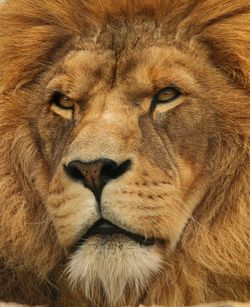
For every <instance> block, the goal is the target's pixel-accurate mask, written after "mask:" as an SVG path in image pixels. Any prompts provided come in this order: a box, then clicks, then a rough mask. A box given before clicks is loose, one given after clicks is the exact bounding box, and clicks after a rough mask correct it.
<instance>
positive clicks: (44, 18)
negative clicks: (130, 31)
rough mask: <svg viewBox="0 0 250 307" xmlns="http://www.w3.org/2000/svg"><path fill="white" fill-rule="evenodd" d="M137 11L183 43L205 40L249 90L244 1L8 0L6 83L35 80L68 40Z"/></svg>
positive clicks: (249, 18) (248, 16) (2, 50)
mask: <svg viewBox="0 0 250 307" xmlns="http://www.w3.org/2000/svg"><path fill="white" fill-rule="evenodd" d="M20 12H23V14H22V15H20ZM135 15H146V16H150V17H152V18H154V19H155V20H156V21H157V20H160V21H161V22H164V23H166V24H167V25H169V28H170V31H171V33H174V34H175V40H176V41H177V42H178V41H183V40H184V41H190V43H191V42H192V40H193V39H196V40H198V41H202V42H204V44H205V45H206V47H208V49H209V51H210V52H211V58H212V60H213V61H214V62H215V64H216V65H217V66H219V67H220V68H221V69H222V70H223V71H225V72H226V73H227V74H228V76H229V78H230V79H232V81H236V82H237V83H239V84H240V85H241V86H244V87H245V88H248V89H249V83H250V73H249V71H250V68H249V65H250V64H249V62H250V61H249V56H248V52H249V35H250V34H249V28H250V8H249V4H247V3H246V1H244V0H237V1H233V2H228V1H220V2H218V1H216V0H207V1H197V0H192V1H187V0H180V1H178V4H177V3H176V2H174V1H171V0H145V1H140V0H135V1H131V0H121V1H119V2H117V3H115V5H114V1H112V0H104V1H84V0H74V1H64V0H55V1H53V2H51V1H49V0H44V1H39V0H34V1H32V0H24V1H15V0H11V1H7V4H6V5H2V9H1V19H0V34H1V35H0V43H1V45H0V54H1V59H0V69H1V71H2V72H3V73H2V79H0V84H1V86H2V87H3V88H16V87H20V86H21V85H23V84H26V83H27V82H29V81H31V80H32V79H33V77H34V75H37V74H38V73H39V72H41V71H43V70H44V68H46V66H47V65H48V62H49V60H50V59H51V56H52V55H53V53H54V52H55V51H56V50H57V49H59V48H60V46H61V45H62V44H64V43H65V41H67V40H68V39H70V38H71V37H74V36H77V35H84V33H85V32H86V31H88V28H89V24H94V23H105V22H107V21H108V20H112V19H119V18H121V17H124V18H125V19H126V18H133V16H135ZM17 29H18V30H17ZM37 46H39V48H37ZM6 50H12V52H11V53H9V52H6ZM6 62H7V63H9V64H10V65H9V66H8V67H6V64H5V63H6ZM3 75H4V79H3Z"/></svg>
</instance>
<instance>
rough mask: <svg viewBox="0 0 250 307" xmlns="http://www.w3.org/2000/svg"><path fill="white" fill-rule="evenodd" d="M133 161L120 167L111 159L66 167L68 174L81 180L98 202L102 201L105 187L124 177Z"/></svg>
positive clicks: (73, 162) (73, 163)
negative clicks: (112, 181)
mask: <svg viewBox="0 0 250 307" xmlns="http://www.w3.org/2000/svg"><path fill="white" fill-rule="evenodd" d="M130 166H131V161H130V160H126V161H124V162H123V163H121V164H120V165H118V164H117V163H116V162H115V161H113V160H110V159H100V160H96V161H91V162H83V161H80V160H75V161H72V162H70V163H69V164H68V165H67V166H66V165H65V166H64V169H65V172H66V174H67V175H68V176H69V177H70V178H72V179H74V180H80V181H81V182H82V183H83V184H84V186H85V187H86V188H88V189H90V190H91V191H92V192H93V193H94V195H95V197H96V199H97V201H98V202H99V201H100V198H101V194H102V190H103V188H104V186H105V185H106V184H107V183H108V182H109V181H110V180H112V179H116V178H118V177H120V176H122V175H123V174H124V173H125V172H127V171H128V170H129V168H130Z"/></svg>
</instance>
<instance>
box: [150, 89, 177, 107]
mask: <svg viewBox="0 0 250 307" xmlns="http://www.w3.org/2000/svg"><path fill="white" fill-rule="evenodd" d="M180 95H181V92H180V91H179V90H178V89H177V88H175V87H172V86H169V87H166V88H164V89H162V90H160V91H159V92H158V93H157V94H156V95H155V96H154V99H153V102H154V103H155V104H157V103H167V102H171V101H173V100H175V99H177V98H178V97H179V96H180Z"/></svg>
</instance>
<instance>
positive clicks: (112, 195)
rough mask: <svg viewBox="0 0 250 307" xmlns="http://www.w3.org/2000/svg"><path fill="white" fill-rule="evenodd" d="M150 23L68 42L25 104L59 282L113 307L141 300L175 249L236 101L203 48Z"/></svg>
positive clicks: (201, 193)
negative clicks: (62, 262) (62, 265)
mask: <svg viewBox="0 0 250 307" xmlns="http://www.w3.org/2000/svg"><path fill="white" fill-rule="evenodd" d="M147 25H148V22H145V21H144V22H141V23H137V24H136V25H134V26H133V27H132V28H133V30H129V27H128V28H126V27H125V28H124V25H123V28H121V29H116V31H112V29H111V27H107V28H106V29H104V30H102V31H101V32H98V33H96V34H95V35H92V36H91V37H87V38H85V39H84V40H77V41H74V42H73V43H72V44H71V45H70V46H67V49H66V50H65V53H64V55H63V56H62V58H61V59H60V61H58V62H57V63H55V64H54V65H53V67H52V68H51V69H50V70H49V72H47V73H45V75H44V76H43V77H42V78H41V80H40V81H39V84H38V86H37V85H36V86H35V87H34V88H33V89H32V91H33V93H32V97H33V98H32V103H31V104H30V106H29V108H30V114H31V115H30V116H31V117H32V118H33V121H34V122H36V126H37V132H36V137H37V140H38V144H40V148H41V151H42V154H43V156H44V159H45V160H46V162H47V165H48V167H49V170H50V171H49V178H50V179H49V180H50V184H49V191H48V195H47V197H46V202H45V205H46V209H47V211H48V213H49V216H50V218H51V221H52V223H53V225H54V227H55V230H56V233H57V236H58V241H59V244H60V245H61V246H62V247H63V248H65V249H66V250H67V252H68V255H69V259H70V260H69V261H68V265H67V269H66V271H67V273H68V276H69V277H68V278H69V280H70V282H71V284H72V285H74V286H77V287H78V288H79V287H80V288H81V287H82V288H83V290H84V291H85V295H87V296H88V297H90V298H92V297H95V294H93V289H97V288H98V287H100V288H101V289H102V291H104V293H105V294H106V296H107V297H108V299H109V302H110V304H114V303H115V302H117V301H118V300H120V299H121V297H122V294H124V292H125V289H127V287H130V291H132V290H131V289H133V291H134V292H135V293H134V294H135V295H136V294H141V292H142V291H143V289H145V287H146V286H147V285H148V283H149V282H150V280H151V278H152V277H153V276H154V275H155V274H157V273H158V271H159V270H160V269H161V267H162V266H163V265H164V261H166V259H167V258H166V257H167V256H166V255H167V254H168V251H169V252H170V251H171V250H173V249H174V248H175V246H176V244H177V243H178V241H179V239H180V237H181V235H182V233H183V229H184V227H185V225H186V223H187V221H188V219H189V218H190V217H191V214H192V212H193V211H194V210H195V208H196V207H197V205H198V204H199V203H200V201H201V199H202V198H203V196H204V194H205V193H206V191H207V189H208V187H209V185H210V184H211V182H212V180H213V176H214V169H215V168H216V167H215V165H216V164H217V165H218V164H219V163H220V161H216V150H217V149H216V143H217V142H216V138H219V137H220V130H221V129H220V123H219V121H218V120H217V118H218V114H220V112H223V109H222V108H223V106H222V105H221V103H220V102H221V101H229V100H230V97H232V96H233V94H232V90H231V89H230V87H229V86H228V85H227V84H226V82H224V81H223V78H222V77H221V76H220V75H219V73H218V72H216V70H215V69H214V68H213V67H212V66H210V65H209V64H208V61H207V58H206V54H205V52H204V50H202V48H199V46H198V45H196V46H185V45H183V46H175V45H174V44H172V43H170V42H169V41H168V39H166V37H164V35H163V34H162V33H161V30H160V29H158V28H154V26H152V24H150V27H149V29H151V30H148V32H147V33H146V32H145V31H146V27H147ZM130 26H131V25H130ZM142 31H143V32H145V34H144V35H143V37H140V35H138V33H142ZM194 50H195V51H194ZM34 97H36V98H34ZM37 97H39V98H37ZM100 220H101V222H100ZM101 223H102V224H101ZM95 291H97V290H95Z"/></svg>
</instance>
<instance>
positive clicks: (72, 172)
mask: <svg viewBox="0 0 250 307" xmlns="http://www.w3.org/2000/svg"><path fill="white" fill-rule="evenodd" d="M81 163H82V162H80V161H73V162H70V163H69V164H68V165H67V166H66V165H64V170H65V172H66V174H67V175H68V176H70V177H71V178H72V179H75V180H83V179H84V175H85V174H84V172H83V171H82V169H81V167H80V166H81Z"/></svg>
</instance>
